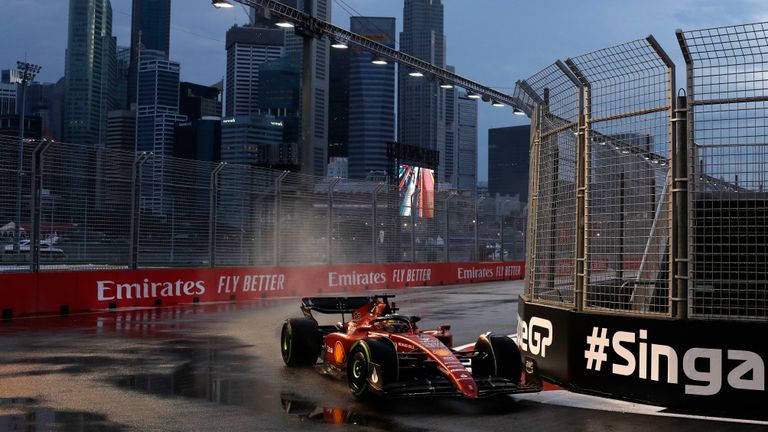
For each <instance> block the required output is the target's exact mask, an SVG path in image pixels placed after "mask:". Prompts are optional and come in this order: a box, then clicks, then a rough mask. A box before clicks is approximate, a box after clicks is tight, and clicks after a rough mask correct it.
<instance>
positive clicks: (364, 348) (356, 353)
mask: <svg viewBox="0 0 768 432" xmlns="http://www.w3.org/2000/svg"><path fill="white" fill-rule="evenodd" d="M348 358H349V360H348V361H347V382H348V384H349V391H350V392H352V394H353V395H354V396H355V397H356V398H358V399H364V400H367V399H372V398H374V397H376V396H380V395H382V394H383V389H384V384H386V383H392V382H395V381H397V379H398V373H399V370H398V363H397V352H396V351H395V348H394V346H393V345H392V343H391V342H390V341H388V340H376V339H364V340H361V341H358V342H357V343H355V344H354V345H352V349H351V350H349V357H348ZM369 378H370V379H369Z"/></svg>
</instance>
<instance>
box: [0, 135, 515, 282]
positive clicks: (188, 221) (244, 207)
mask: <svg viewBox="0 0 768 432" xmlns="http://www.w3.org/2000/svg"><path fill="white" fill-rule="evenodd" d="M23 150H24V158H23V165H22V167H23V168H22V169H21V170H19V168H18V167H19V159H18V155H19V140H18V139H17V138H13V137H0V151H2V156H0V178H2V182H3V184H4V185H5V187H4V188H3V189H2V191H0V218H1V219H0V228H2V231H0V236H1V237H0V238H1V239H2V245H3V254H2V255H1V256H0V258H2V259H1V260H0V271H50V270H56V271H66V270H90V269H92V270H100V269H136V268H169V267H180V268H183V267H243V266H275V265H309V264H329V263H332V264H359V263H374V262H375V263H397V262H445V261H448V260H450V261H454V262H459V261H475V260H488V261H501V260H506V261H509V260H521V259H523V257H522V254H521V247H522V248H524V244H525V233H524V231H525V229H524V226H525V216H524V215H525V212H524V209H522V208H521V205H520V203H519V202H517V201H516V200H512V199H510V198H508V197H505V198H498V199H497V198H487V197H483V198H480V200H479V202H478V200H477V199H476V198H475V197H473V196H470V195H469V194H467V193H464V192H460V191H439V192H437V193H436V194H435V197H434V202H433V203H429V204H428V205H429V206H431V208H417V206H416V203H409V202H406V201H407V200H405V201H404V197H403V195H402V193H401V191H400V189H399V188H398V187H397V185H390V184H386V183H376V182H365V181H352V180H342V179H326V178H316V177H311V176H305V175H301V174H297V173H291V172H281V171H275V170H270V169H266V168H260V167H253V166H245V165H230V164H216V163H209V162H201V161H193V160H186V159H178V158H172V157H157V156H153V155H151V154H140V155H135V154H133V153H132V152H121V151H118V150H112V149H106V148H104V147H103V146H82V145H76V144H68V143H60V142H51V141H32V140H30V141H27V142H26V143H25V144H24V149H23ZM36 158H37V159H36ZM35 179H37V180H36V181H34V180H35ZM19 182H20V184H19ZM422 207H423V204H422ZM412 208H413V209H415V210H416V211H410V210H411V209H412ZM17 220H20V221H21V223H20V224H18V226H19V233H18V240H16V239H17V234H16V230H15V227H16V226H17V225H16V221H17ZM502 224H504V225H505V229H504V232H505V238H504V239H502V235H501V232H502V228H501V227H502ZM34 238H37V239H38V240H39V241H38V246H37V247H35V246H34V241H33V239H34ZM15 244H17V245H18V247H16V248H14V245H15ZM502 245H504V246H503V247H502ZM521 245H523V246H521Z"/></svg>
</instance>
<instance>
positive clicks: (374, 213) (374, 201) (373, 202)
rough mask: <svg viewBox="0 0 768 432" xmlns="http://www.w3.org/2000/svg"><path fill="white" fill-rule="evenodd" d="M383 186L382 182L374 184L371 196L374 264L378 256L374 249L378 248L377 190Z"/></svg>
mask: <svg viewBox="0 0 768 432" xmlns="http://www.w3.org/2000/svg"><path fill="white" fill-rule="evenodd" d="M383 187H386V185H385V184H383V183H382V184H378V185H376V189H374V190H373V197H372V199H371V206H372V209H371V213H372V217H373V226H372V227H371V261H372V262H373V263H374V264H376V263H377V262H378V257H377V256H376V255H377V250H376V249H378V243H377V241H378V238H377V237H376V234H377V231H378V229H379V217H378V216H379V208H378V207H379V192H380V191H381V189H382V188H383Z"/></svg>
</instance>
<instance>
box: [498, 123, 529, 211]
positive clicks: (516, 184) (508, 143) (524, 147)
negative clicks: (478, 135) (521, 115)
mask: <svg viewBox="0 0 768 432" xmlns="http://www.w3.org/2000/svg"><path fill="white" fill-rule="evenodd" d="M530 135H531V127H530V126H529V125H526V126H514V127H504V128H496V129H488V192H489V193H490V194H494V195H495V194H500V195H508V196H515V195H519V196H520V202H527V201H528V170H529V168H528V163H529V162H528V160H529V159H528V158H529V152H528V148H529V147H530Z"/></svg>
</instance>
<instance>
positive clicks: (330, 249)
mask: <svg viewBox="0 0 768 432" xmlns="http://www.w3.org/2000/svg"><path fill="white" fill-rule="evenodd" d="M339 180H341V179H339V178H335V179H333V180H331V183H330V185H329V186H328V233H327V235H328V255H327V256H328V264H333V190H334V189H336V185H337V184H338V183H339Z"/></svg>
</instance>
